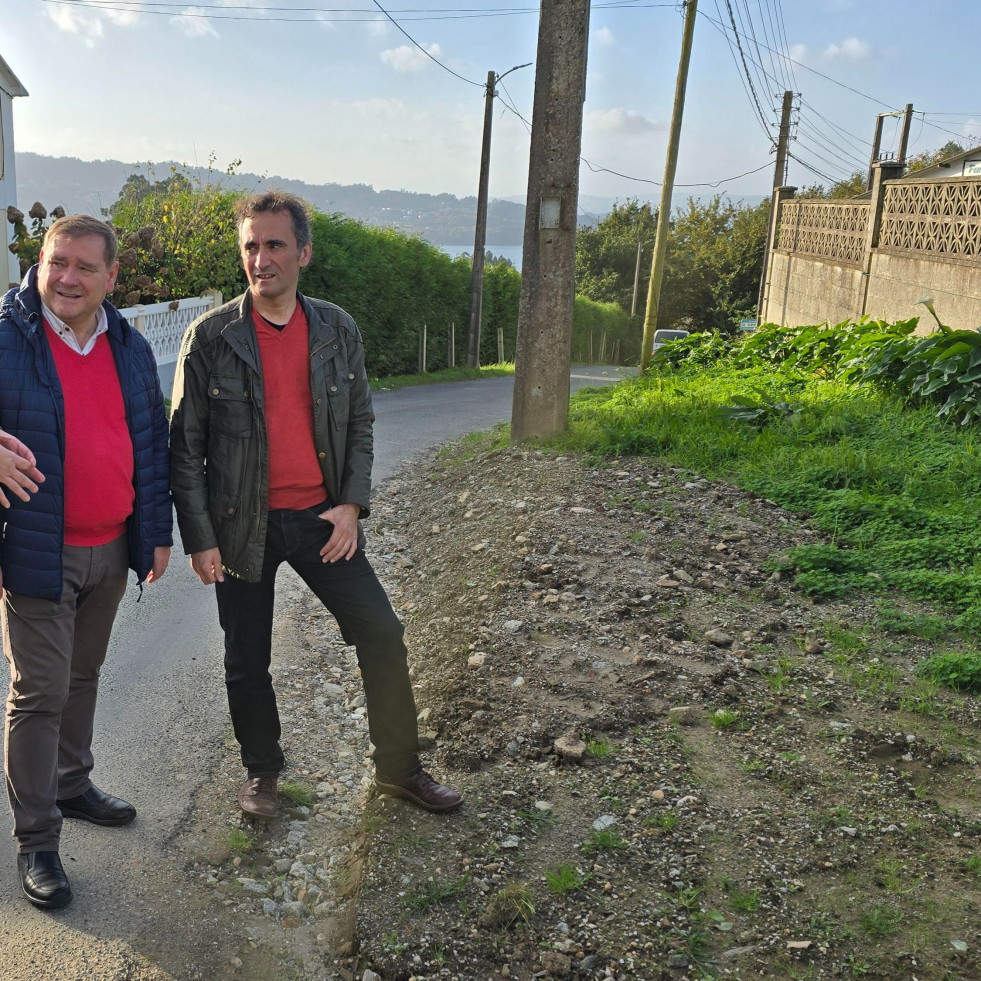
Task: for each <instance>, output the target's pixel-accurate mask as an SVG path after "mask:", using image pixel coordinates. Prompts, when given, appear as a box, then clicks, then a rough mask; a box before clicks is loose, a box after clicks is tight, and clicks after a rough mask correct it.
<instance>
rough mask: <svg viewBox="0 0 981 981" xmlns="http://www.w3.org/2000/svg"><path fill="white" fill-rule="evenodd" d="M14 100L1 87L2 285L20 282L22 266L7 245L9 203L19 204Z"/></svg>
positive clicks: (9, 238) (0, 278)
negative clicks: (3, 261)
mask: <svg viewBox="0 0 981 981" xmlns="http://www.w3.org/2000/svg"><path fill="white" fill-rule="evenodd" d="M13 102H14V100H13V99H12V98H11V97H10V96H9V95H8V94H7V93H6V92H4V91H3V89H0V123H2V128H0V135H2V142H0V157H2V160H0V172H2V175H3V176H2V177H0V221H2V222H3V227H4V235H3V254H4V255H5V256H6V265H7V276H6V278H5V279H4V277H3V265H0V287H6V286H7V284H8V283H18V282H20V266H19V265H18V263H17V256H15V255H14V254H13V253H12V252H11V251H10V250H9V249H8V248H7V246H8V245H9V244H10V241H11V237H12V233H13V230H14V227H13V225H11V224H10V223H9V222H8V221H7V207H8V205H16V204H17V175H16V173H15V171H14V108H13Z"/></svg>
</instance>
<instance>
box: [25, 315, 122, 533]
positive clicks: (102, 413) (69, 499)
mask: <svg viewBox="0 0 981 981" xmlns="http://www.w3.org/2000/svg"><path fill="white" fill-rule="evenodd" d="M44 326H45V329H46V330H47V332H48V343H49V345H50V346H51V353H52V354H53V355H54V361H55V368H56V369H57V371H58V380H59V381H60V382H61V391H62V393H63V395H64V399H65V544H66V545H85V546H89V547H93V546H96V545H105V544H106V543H107V542H111V541H113V540H114V539H116V538H118V537H119V536H120V535H122V534H124V533H125V531H126V519H127V518H128V517H129V516H130V515H131V514H132V513H133V501H134V500H135V498H136V492H135V490H134V488H133V440H132V439H131V437H130V434H129V426H128V425H127V424H126V407H125V405H124V404H123V392H122V389H121V387H120V385H119V375H118V374H117V373H116V362H115V360H114V358H113V356H112V349H111V348H110V347H109V337H108V335H106V334H100V335H99V337H98V338H97V339H96V342H95V347H94V348H93V349H92V351H91V352H90V353H89V354H86V355H82V354H79V353H78V352H77V351H73V350H72V349H71V348H70V347H69V346H68V345H67V344H66V343H65V342H64V341H63V340H62V339H61V338H60V337H58V335H57V334H56V333H55V332H54V331H53V330H52V329H51V327H50V325H49V324H48V323H47V321H45V325H44Z"/></svg>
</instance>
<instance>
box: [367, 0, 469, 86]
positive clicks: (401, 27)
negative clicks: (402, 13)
mask: <svg viewBox="0 0 981 981" xmlns="http://www.w3.org/2000/svg"><path fill="white" fill-rule="evenodd" d="M371 2H372V3H373V4H374V5H375V6H376V7H377V8H378V9H379V10H380V11H381V12H382V13H383V14H384V15H385V16H386V17H387V18H388V19H389V20H390V21H391V22H392V24H394V25H395V27H396V28H398V30H399V31H401V33H402V34H404V35H405V37H407V38H408V39H409V41H410V42H411V43H412V44H414V45H415V46H416V47H417V48H418V49H419V50H420V51H421V52H422V53H423V54H424V55H425V56H426V57H427V58H428V59H429V60H430V61H432V62H435V63H436V64H437V65H439V67H440V68H442V69H443V71H446V72H449V73H450V74H451V75H452V76H453V77H454V78H458V79H460V81H461V82H467V83H468V84H470V85H476V86H477V88H479V89H482V88H483V87H484V86H483V85H482V84H481V83H480V82H475V81H474V80H473V79H471V78H466V77H465V76H463V75H461V74H460V73H459V72H455V71H453V69H452V68H450V67H448V66H447V65H444V64H443V62H441V61H440V60H439V58H436V57H435V56H434V55H432V54H431V53H430V52H429V51H427V50H426V49H425V48H424V47H423V46H422V45H421V44H420V43H419V42H418V41H417V40H416V39H415V38H414V37H413V36H412V35H411V34H410V33H409V32H408V31H407V30H406V29H405V28H404V27H403V26H402V25H401V24H400V23H399V22H398V21H397V20H396V19H395V18H394V17H393V16H392V15H391V14H390V13H389V12H388V11H387V10H386V9H385V8H384V7H383V6H382V5H381V4H380V3H379V2H378V0H371Z"/></svg>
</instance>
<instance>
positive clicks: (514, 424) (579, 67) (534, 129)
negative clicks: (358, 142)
mask: <svg viewBox="0 0 981 981" xmlns="http://www.w3.org/2000/svg"><path fill="white" fill-rule="evenodd" d="M588 33H589V0H541V12H540V15H539V20H538V57H537V60H536V68H535V105H534V109H533V111H532V117H531V154H530V158H529V162H528V198H527V202H526V204H525V234H524V246H523V249H522V255H521V302H520V305H519V307H518V341H517V350H516V352H515V365H514V399H513V402H512V406H511V442H512V443H520V442H521V441H523V440H526V439H529V438H531V437H534V436H550V435H553V434H555V433H559V432H562V431H564V430H565V428H566V425H567V422H568V414H569V369H570V367H571V364H572V313H573V304H574V300H575V271H576V224H577V221H576V215H577V211H578V204H579V153H580V148H581V146H582V104H583V99H584V98H585V92H586V42H587V36H588Z"/></svg>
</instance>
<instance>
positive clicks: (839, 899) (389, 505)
mask: <svg viewBox="0 0 981 981" xmlns="http://www.w3.org/2000/svg"><path fill="white" fill-rule="evenodd" d="M816 537H817V536H816V535H815V533H814V532H813V531H812V530H811V529H810V528H808V527H807V525H806V523H804V522H803V521H802V520H799V519H798V518H796V517H795V516H793V515H791V514H788V513H786V512H784V511H783V510H781V509H780V508H779V507H777V506H776V505H774V504H772V503H770V502H768V501H765V500H761V499H759V498H758V497H754V496H753V495H752V494H748V493H745V492H743V491H740V490H738V489H735V488H733V487H729V486H725V485H721V484H715V483H710V482H708V481H706V480H703V479H700V478H699V477H698V475H695V474H691V473H687V472H683V471H680V470H677V469H674V468H671V467H669V466H666V465H664V464H662V463H660V462H658V461H657V460H650V459H621V460H612V461H606V462H604V463H602V464H600V465H598V466H586V465H585V464H584V462H583V461H582V460H580V459H578V458H572V457H562V456H556V455H555V454H545V453H540V452H536V451H525V450H514V449H501V448H499V447H495V444H494V443H493V437H487V438H486V439H484V440H483V441H481V440H474V439H470V440H468V441H465V442H463V443H461V444H457V445H455V446H453V447H451V448H449V449H447V450H444V451H443V452H441V453H440V454H439V456H437V457H435V458H434V459H433V460H431V461H429V462H428V463H427V464H425V465H421V466H420V465H418V464H417V465H416V466H415V467H414V468H413V469H411V470H406V471H405V472H403V473H402V474H401V475H399V476H398V477H396V478H395V479H394V480H392V481H389V482H388V483H387V484H386V485H384V486H383V487H382V488H381V489H380V491H379V493H378V495H377V498H376V502H375V509H374V513H373V516H372V519H371V521H370V523H369V546H370V551H371V555H372V558H373V561H374V563H375V565H376V568H377V569H378V571H379V574H380V575H381V577H382V579H383V581H384V582H385V584H386V586H387V587H388V588H389V590H390V593H391V595H392V598H393V602H394V604H395V606H396V608H397V609H398V610H399V611H400V614H401V615H402V617H403V619H404V621H405V623H406V625H407V641H408V643H409V648H410V652H411V654H410V657H411V665H412V672H413V677H414V683H415V687H416V693H417V703H418V708H419V710H420V728H421V731H422V735H423V739H424V743H425V745H426V746H427V752H426V754H425V758H426V766H427V768H429V769H430V770H431V771H432V772H433V773H434V774H435V775H436V776H438V777H439V778H440V779H441V780H443V781H445V782H448V783H451V784H452V785H454V786H456V787H458V788H459V789H460V790H461V791H462V792H463V793H464V794H465V796H466V802H465V804H464V806H463V808H462V809H461V810H460V811H459V812H457V813H455V814H452V815H443V816H437V815H430V814H427V813H424V812H421V811H419V810H417V809H414V808H412V807H411V806H409V805H407V804H405V803H404V802H401V801H394V800H391V799H389V798H383V797H377V796H376V795H375V794H374V792H373V791H372V789H371V782H370V772H371V771H370V766H369V764H368V761H367V759H366V754H367V750H368V744H367V727H366V724H365V719H364V712H365V708H364V701H363V695H362V693H361V690H360V684H359V681H358V679H357V677H356V669H355V661H354V657H353V654H352V653H351V652H350V651H349V650H348V649H346V648H344V647H343V646H342V644H341V642H340V640H339V638H338V637H337V634H336V629H335V628H334V627H333V625H332V623H330V622H328V620H327V619H326V618H325V617H324V616H323V615H322V614H321V612H320V611H319V610H318V608H317V606H316V603H315V601H313V600H312V599H311V598H310V597H309V596H308V595H307V594H306V593H305V591H304V590H303V589H302V587H301V586H300V584H298V583H296V582H290V581H289V580H287V582H286V585H285V587H284V588H285V590H286V596H287V603H286V612H285V615H284V616H283V618H282V620H281V622H280V627H279V634H278V636H277V646H278V653H277V667H276V678H277V690H278V692H279V696H280V702H281V709H282V713H283V718H284V741H285V743H286V745H287V748H288V755H289V764H288V766H289V770H288V773H287V774H286V779H287V781H288V782H292V783H294V784H295V785H297V788H298V791H297V796H298V797H299V798H301V800H300V801H299V802H297V803H293V804H291V805H290V806H289V807H288V808H286V809H285V810H284V814H283V816H282V817H281V818H280V819H278V820H277V821H276V822H274V823H273V824H272V825H270V826H269V827H268V828H254V827H252V826H251V825H250V824H249V823H248V822H246V821H244V820H243V819H241V818H239V817H238V816H235V808H234V800H235V796H234V795H235V788H236V786H237V783H238V781H239V780H240V779H241V774H240V771H239V768H238V766H237V761H236V759H235V754H234V748H233V745H232V744H231V743H229V746H228V759H227V763H226V764H225V768H224V773H223V776H222V780H223V785H224V790H223V791H222V792H221V793H219V794H217V795H215V794H214V793H213V792H212V793H210V794H209V795H207V797H205V798H203V799H202V801H201V802H199V805H198V809H197V812H196V814H195V817H194V820H193V821H192V822H191V824H192V825H193V826H192V827H190V828H189V830H188V832H187V834H186V836H185V839H184V841H183V842H182V843H181V847H182V848H183V849H184V851H185V853H188V852H189V853H190V855H191V859H190V860H189V862H188V868H187V876H188V878H189V880H190V881H191V883H192V884H193V886H194V888H195V889H196V890H197V889H203V890H211V892H212V894H213V896H214V902H216V903H218V904H220V906H221V908H222V909H223V912H224V914H227V917H228V922H229V923H230V924H231V923H234V924H235V927H234V929H235V930H237V931H238V935H239V936H240V938H241V945H240V946H241V949H240V950H239V952H238V953H237V954H235V955H234V956H232V957H230V958H229V959H228V960H227V961H225V962H224V967H223V970H224V973H225V976H227V977H234V978H252V979H256V978H269V979H280V978H282V979H319V978H324V979H334V978H342V979H358V981H377V979H382V981H410V979H416V981H423V979H436V978H440V979H456V981H477V979H480V981H483V979H490V978H511V979H520V981H524V979H531V978H571V979H586V978H607V979H634V978H637V979H646V981H659V979H668V978H670V979H684V978H699V977H716V976H718V977H732V978H759V977H766V978H849V977H869V978H882V979H914V978H915V979H919V981H927V979H944V978H948V979H971V978H979V977H981V966H979V958H978V949H979V944H981V921H979V917H978V913H979V905H981V889H979V887H981V845H979V833H981V824H979V822H978V797H979V784H978V770H977V760H978V756H979V752H978V745H979V740H978V731H977V722H978V716H979V711H978V703H977V700H976V699H974V698H962V697H960V696H956V695H954V694H952V693H949V692H948V693H945V692H943V691H932V690H930V689H928V688H927V687H925V686H924V685H923V683H922V682H919V681H917V680H916V676H915V673H914V666H915V664H916V663H917V662H918V661H919V660H920V659H921V658H922V657H924V656H925V655H926V654H928V653H930V651H931V650H932V646H931V643H930V642H927V641H923V640H918V639H916V638H915V637H913V636H911V635H910V634H908V633H890V632H887V631H885V630H883V629H881V627H880V616H879V610H878V608H877V606H876V604H875V602H873V601H872V600H866V599H857V600H850V601H848V602H835V603H824V604H814V603H811V602H809V601H807V600H806V599H804V598H803V597H802V596H800V595H799V594H797V593H796V592H794V590H793V589H792V588H791V586H790V584H789V582H788V580H787V578H786V577H785V576H784V575H781V574H780V573H779V572H774V571H773V561H774V560H775V559H776V558H778V557H779V556H781V555H783V554H785V553H786V551H787V550H788V549H789V548H790V547H792V546H794V545H796V544H799V543H806V542H810V541H815V540H816ZM891 599H892V602H893V604H894V605H902V604H901V601H900V600H899V599H898V598H895V597H894V598H891ZM904 609H905V610H906V612H907V613H909V614H912V613H915V612H916V611H915V610H913V609H912V608H911V607H909V606H906V607H904ZM893 619H894V620H895V617H894V618H893ZM197 976H203V977H207V976H208V975H207V974H203V973H200V972H199V973H198V975H197Z"/></svg>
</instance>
